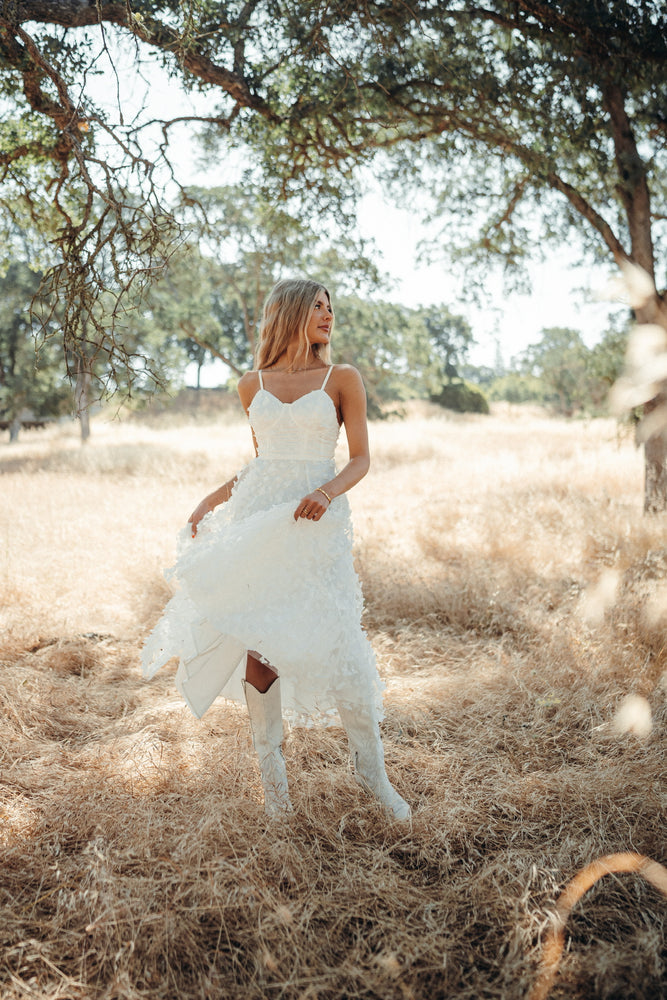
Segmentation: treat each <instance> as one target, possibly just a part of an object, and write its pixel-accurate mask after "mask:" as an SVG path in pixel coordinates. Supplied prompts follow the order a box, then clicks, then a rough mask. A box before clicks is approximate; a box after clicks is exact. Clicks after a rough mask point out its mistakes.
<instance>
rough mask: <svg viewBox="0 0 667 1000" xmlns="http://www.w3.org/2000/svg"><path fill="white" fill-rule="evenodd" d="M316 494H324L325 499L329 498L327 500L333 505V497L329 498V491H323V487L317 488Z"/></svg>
mask: <svg viewBox="0 0 667 1000" xmlns="http://www.w3.org/2000/svg"><path fill="white" fill-rule="evenodd" d="M315 492H316V493H323V494H324V496H325V497H326V498H327V500H328V501H329V503H331V497H330V496H329V494H328V493H327V491H326V490H323V489H322V487H321V486H318V487H317V489H316V490H315Z"/></svg>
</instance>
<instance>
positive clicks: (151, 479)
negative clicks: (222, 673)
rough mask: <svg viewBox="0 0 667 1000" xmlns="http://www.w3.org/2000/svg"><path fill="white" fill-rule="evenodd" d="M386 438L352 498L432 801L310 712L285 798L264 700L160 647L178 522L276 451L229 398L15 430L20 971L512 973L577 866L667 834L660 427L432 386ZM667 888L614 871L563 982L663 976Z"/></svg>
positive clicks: (102, 976) (284, 985)
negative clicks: (200, 679)
mask: <svg viewBox="0 0 667 1000" xmlns="http://www.w3.org/2000/svg"><path fill="white" fill-rule="evenodd" d="M110 416H111V415H110ZM371 440H372V449H373V465H372V470H371V472H370V474H369V475H368V477H367V478H366V479H365V480H364V481H363V482H362V483H361V484H359V486H357V487H356V488H355V490H354V491H353V492H352V493H351V495H350V499H351V502H352V507H353V515H354V519H355V530H356V557H357V564H358V568H359V572H360V576H361V579H362V585H363V587H364V592H365V597H366V613H365V625H366V628H367V630H368V633H369V636H370V638H371V640H372V642H373V644H374V646H375V649H376V651H377V654H378V661H379V668H380V671H381V673H382V675H383V677H384V678H385V680H386V682H387V697H386V708H387V718H386V721H385V723H384V738H385V747H386V757H387V769H388V772H389V774H390V776H391V778H392V780H393V781H394V783H395V784H396V786H397V788H398V789H399V791H400V792H401V794H402V795H404V796H405V797H406V798H407V799H408V800H409V801H410V802H411V804H412V805H413V809H414V820H413V824H412V827H411V828H410V829H405V828H401V827H400V826H397V825H392V824H390V823H388V821H387V820H386V818H385V817H384V816H383V814H382V813H381V812H380V811H379V810H378V809H376V808H375V807H374V805H373V804H372V802H370V801H369V799H368V798H367V797H366V796H365V795H364V793H363V792H362V791H361V790H360V789H359V788H358V787H357V785H356V784H355V783H354V781H353V779H352V777H351V775H350V773H349V770H348V766H347V755H346V747H345V738H344V735H343V733H342V731H341V730H339V729H336V728H332V729H329V730H326V731H323V730H314V731H302V730H295V731H294V732H292V733H291V734H290V735H289V736H288V738H287V740H286V744H285V755H286V758H287V766H288V772H289V776H290V781H291V787H292V797H293V801H294V804H295V809H296V811H295V815H294V817H293V818H292V819H290V821H289V822H288V823H284V824H277V825H276V824H272V823H270V822H268V821H266V820H265V819H264V817H263V813H262V808H261V788H260V784H259V778H258V772H257V767H256V763H255V759H254V756H253V753H252V747H251V744H250V737H249V730H248V724H247V717H246V713H245V711H244V710H243V709H242V708H240V707H238V706H235V705H228V704H225V703H222V702H221V703H219V704H216V705H215V706H214V707H213V709H212V710H211V711H210V712H209V713H207V715H206V716H205V718H204V720H203V721H202V722H198V721H196V720H195V719H193V718H192V717H191V716H190V715H189V713H188V711H187V709H185V708H184V706H183V704H182V702H181V700H180V698H179V696H178V694H177V692H176V690H175V688H174V686H173V674H174V671H173V669H169V668H167V669H165V670H164V671H162V673H161V675H159V676H158V677H157V678H156V679H154V680H153V681H151V682H150V683H148V682H145V681H144V680H142V678H141V675H140V671H139V651H140V647H141V642H142V640H143V638H144V637H145V635H146V634H147V632H148V631H149V629H150V627H151V626H152V624H153V623H154V622H155V620H156V618H157V616H158V615H159V612H160V609H161V607H162V606H163V604H164V602H165V601H166V599H167V596H168V593H169V591H168V587H167V585H166V583H165V582H164V579H163V576H162V570H163V568H164V567H166V566H168V565H169V564H170V561H171V560H172V558H173V555H174V540H175V534H176V532H177V530H178V529H179V527H180V525H181V523H182V522H183V520H184V519H185V518H187V516H188V514H189V513H190V512H191V510H192V509H193V507H194V506H195V504H196V503H197V501H198V500H199V499H200V498H201V496H202V495H204V494H205V493H207V492H208V491H209V490H210V489H212V488H213V487H215V486H217V485H219V483H221V482H223V481H224V480H225V479H227V478H228V477H229V476H230V475H231V474H232V473H233V472H234V471H235V470H236V469H237V468H238V467H239V466H240V465H241V464H243V462H245V461H246V460H247V459H248V458H249V457H250V445H249V438H248V432H247V428H246V427H245V426H244V424H243V422H242V421H241V420H240V419H239V418H238V417H237V416H236V415H235V413H234V411H233V410H231V411H230V410H229V409H228V408H225V409H224V411H223V412H217V411H216V409H215V407H206V408H204V409H203V410H200V411H199V412H197V411H193V413H192V414H191V415H189V416H188V415H184V414H183V413H180V414H179V417H178V419H175V418H174V417H173V415H170V414H162V415H157V416H155V417H154V418H152V419H151V420H150V421H149V420H148V419H146V418H143V419H138V418H134V419H132V420H129V419H126V420H122V421H118V420H112V419H107V418H106V417H105V416H104V415H100V416H99V417H98V418H97V419H96V420H95V421H94V423H93V436H92V439H91V442H90V443H89V444H88V445H87V446H86V447H85V448H82V447H81V446H80V444H79V442H78V439H77V435H76V428H73V427H70V426H69V425H64V426H58V427H53V428H49V429H47V430H43V431H34V432H27V433H24V434H23V440H22V441H21V442H19V444H17V445H12V446H9V445H7V444H5V443H4V442H3V444H2V445H0V488H1V491H2V498H3V502H2V508H1V509H0V665H1V667H2V675H1V684H0V697H1V698H2V703H3V712H2V717H1V719H0V726H1V727H2V731H1V735H0V753H1V754H2V772H1V774H0V809H1V810H2V817H3V822H2V826H1V827H0V858H1V862H2V867H1V868H0V941H1V943H2V951H1V954H0V983H1V985H0V995H1V996H2V997H3V1000H4V998H7V1000H13V998H19V997H21V998H23V997H39V998H47V997H48V998H66V997H67V998H76V1000H79V998H102V997H104V998H115V997H118V998H128V1000H129V998H137V1000H139V998H141V1000H144V998H145V1000H148V998H151V1000H158V998H160V1000H161V998H176V997H178V998H179V1000H180V998H190V997H192V998H195V997H197V998H201V997H211V998H213V997H216V998H218V997H225V998H239V1000H240V998H243V1000H254V998H257V1000H259V998H265V997H276V998H289V1000H297V998H301V1000H306V998H309V1000H315V998H319V1000H334V998H353V997H354V998H356V997H359V998H381V1000H394V998H396V1000H398V998H400V1000H405V998H415V1000H422V998H424V1000H426V998H428V1000H438V998H443V1000H444V998H448V1000H450V998H454V1000H464V998H465V1000H473V998H475V1000H478V998H499V1000H513V998H515V997H516V998H517V1000H518V998H524V997H527V996H528V995H529V992H530V990H531V988H532V987H533V985H534V983H535V980H536V975H537V972H538V968H539V963H540V956H541V949H542V944H543V942H544V939H545V935H546V933H547V931H548V929H549V927H550V926H551V924H552V920H553V912H554V907H555V901H556V899H557V897H558V894H559V892H560V891H561V890H562V888H563V887H564V885H565V884H566V883H567V882H568V880H569V879H571V878H572V876H574V875H575V873H576V872H577V871H578V870H579V869H581V868H582V867H583V866H584V865H586V864H587V863H588V862H590V861H592V860H593V859H595V858H597V857H600V856H602V855H607V854H611V853H614V852H619V851H633V852H639V853H641V854H645V855H648V856H649V857H651V858H653V859H654V860H656V861H658V862H661V863H663V864H665V862H666V857H665V838H664V817H665V812H666V807H667V796H666V793H665V785H664V776H665V722H666V717H667V712H666V707H665V702H666V696H667V685H666V682H665V678H666V676H667V674H666V673H665V670H666V662H665V661H666V657H665V648H664V644H665V643H664V638H665V625H666V624H667V589H666V586H667V585H666V584H665V573H664V569H665V566H667V521H665V519H664V518H645V517H643V516H642V513H641V507H642V496H641V493H642V459H641V454H640V453H639V452H637V451H636V450H635V448H634V445H633V444H632V440H631V439H630V438H629V437H628V436H625V435H623V434H622V433H620V432H619V430H618V428H617V427H616V425H615V424H614V423H613V422H611V421H607V420H597V421H591V422H584V421H574V422H566V421H561V420H554V419H550V418H548V417H547V416H545V415H543V414H540V413H539V412H532V413H531V412H527V411H525V410H520V409H516V410H512V409H511V408H506V409H504V410H497V411H496V412H495V413H494V414H493V415H492V416H490V417H483V416H467V417H465V416H458V417H457V416H454V415H452V414H449V415H448V414H446V413H445V412H444V411H441V410H439V409H437V408H435V407H430V406H426V405H425V404H414V405H412V406H410V407H408V413H407V415H406V417H405V419H403V420H391V421H385V422H378V423H374V424H373V425H372V428H371ZM628 695H634V696H637V698H638V700H637V702H636V704H637V705H638V706H639V708H638V709H637V712H638V713H639V714H635V715H633V714H632V712H631V713H630V719H629V721H626V722H625V723H623V724H621V723H619V714H618V713H619V710H620V709H622V707H623V705H624V699H626V698H627V696H628ZM642 713H643V714H642ZM647 713H648V714H647ZM665 910H666V901H665V899H664V898H663V896H662V895H661V893H660V892H659V891H658V890H657V889H656V888H654V887H652V886H651V885H649V884H648V883H647V882H646V881H645V880H644V879H643V878H642V877H641V876H639V875H631V874H629V875H618V876H614V875H609V876H605V877H604V878H603V879H601V880H600V881H599V882H598V883H597V884H596V885H595V886H594V887H593V888H592V889H591V890H590V891H589V892H588V893H587V894H586V895H585V896H584V897H583V898H582V899H581V900H580V901H579V902H578V903H577V905H576V906H575V908H574V911H573V913H572V915H571V917H570V919H569V921H568V924H567V928H566V950H565V953H564V957H563V959H562V962H561V964H560V967H559V971H558V975H557V978H556V981H555V983H554V985H553V988H552V990H551V992H550V993H549V996H550V997H552V998H554V1000H555V998H558V997H560V998H565V997H567V998H581V1000H584V998H586V1000H590V998H593V997H600V998H618V1000H620V998H623V1000H632V998H637V1000H639V998H645V1000H650V998H658V997H661V996H664V995H665V993H667V985H666V984H667V972H666V970H667V955H666V949H665Z"/></svg>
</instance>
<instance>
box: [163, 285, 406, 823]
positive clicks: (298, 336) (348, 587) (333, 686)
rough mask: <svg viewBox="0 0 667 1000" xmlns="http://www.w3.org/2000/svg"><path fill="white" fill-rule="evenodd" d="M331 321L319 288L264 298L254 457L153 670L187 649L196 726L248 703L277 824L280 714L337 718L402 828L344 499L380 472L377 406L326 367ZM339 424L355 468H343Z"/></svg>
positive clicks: (174, 614)
mask: <svg viewBox="0 0 667 1000" xmlns="http://www.w3.org/2000/svg"><path fill="white" fill-rule="evenodd" d="M333 322H334V316H333V309H332V307H331V299H330V296H329V293H328V292H327V290H326V289H325V288H323V287H322V286H321V285H318V284H317V283H316V282H313V281H309V280H305V279H300V280H291V279H290V280H285V281H280V282H278V284H277V285H276V286H275V288H274V289H273V290H272V291H271V293H270V294H269V296H268V299H267V301H266V304H265V306H264V313H263V318H262V324H261V329H260V338H259V348H258V351H257V370H256V371H252V372H248V373H247V374H246V375H244V376H243V377H242V378H241V380H240V382H239V386H238V392H239V396H240V398H241V402H242V404H243V406H244V409H245V411H246V413H247V415H248V418H249V420H250V424H251V429H252V434H253V441H254V444H255V455H256V457H255V459H254V460H253V461H251V462H250V463H249V464H248V465H247V466H245V468H243V469H242V470H241V471H240V472H239V474H238V475H237V476H235V477H234V479H231V480H230V481H229V482H227V483H225V484H224V485H223V486H221V487H219V489H217V490H215V491H214V492H213V493H211V494H209V495H208V496H207V497H205V498H204V499H203V500H202V502H201V503H200V504H199V506H198V507H197V508H196V509H195V510H194V511H193V513H192V515H191V516H190V520H189V522H188V525H189V527H188V528H187V529H186V531H185V532H184V533H183V536H182V539H181V545H180V550H179V556H178V561H177V564H176V566H175V568H174V575H175V576H176V578H177V580H178V583H179V585H180V589H179V590H178V591H177V592H176V594H175V595H174V597H173V598H172V599H171V601H170V602H169V604H168V605H167V608H166V609H165V612H164V614H163V616H162V618H161V620H160V621H159V622H158V625H157V627H156V628H155V630H154V631H153V633H152V634H151V635H150V636H149V638H148V641H147V643H146V646H145V648H144V653H143V669H144V673H145V674H146V676H148V677H151V676H153V674H154V673H155V672H156V671H157V670H158V669H159V667H161V666H162V665H163V664H164V663H166V662H167V660H169V659H170V658H171V657H172V656H174V655H178V656H179V657H180V666H179V669H178V672H177V674H176V682H177V684H178V687H179V690H180V691H181V693H182V694H183V696H184V698H185V700H186V701H187V703H188V705H189V706H190V708H191V710H192V711H193V713H194V714H195V715H196V716H197V717H198V718H201V716H202V715H203V714H204V712H205V711H206V710H207V708H208V707H209V706H210V705H211V703H212V701H213V700H214V698H216V697H217V695H219V694H222V695H223V696H224V697H228V698H237V699H239V700H241V698H242V697H243V695H245V700H246V703H247V706H248V712H249V715H250V723H251V727H252V734H253V743H254V746H255V749H256V751H257V754H258V756H259V763H260V771H261V775H262V783H263V786H264V801H265V808H266V812H267V813H268V814H269V815H271V816H280V815H283V814H285V813H286V812H289V811H290V810H291V804H290V800H289V793H288V788H287V776H286V772H285V762H284V759H283V756H282V749H281V746H282V736H283V723H282V708H283V706H284V707H285V711H286V714H287V715H288V717H289V718H290V720H291V721H292V722H294V723H296V724H299V723H301V724H304V723H305V724H308V723H312V721H313V720H317V721H325V722H327V721H329V722H334V723H335V722H336V721H337V718H338V717H339V718H340V720H341V721H342V723H343V726H344V727H345V729H346V731H347V735H348V739H349V742H350V747H351V751H352V755H353V759H354V765H355V774H356V777H357V780H358V781H359V782H360V784H362V785H363V786H365V787H366V788H367V789H368V790H369V791H371V792H372V793H373V794H374V795H375V796H376V797H377V799H378V800H379V801H380V803H381V804H382V805H383V806H384V807H385V809H386V810H387V811H388V812H389V814H390V815H391V816H393V817H394V818H396V819H401V820H406V819H409V818H410V807H409V806H408V804H407V803H406V802H405V801H404V800H403V799H402V798H401V796H400V795H399V794H398V792H396V791H395V789H394V788H392V786H391V785H390V783H389V781H388V779H387V776H386V773H385V769H384V754H383V750H382V743H381V739H380V730H379V725H378V722H379V720H380V718H381V717H382V697H381V694H382V687H383V685H382V684H381V682H380V679H379V677H378V673H377V668H376V665H375V657H374V655H373V651H372V648H371V646H370V643H369V642H368V639H367V638H366V636H365V634H364V632H363V631H362V629H361V624H360V618H361V610H362V598H361V590H360V587H359V581H358V578H357V576H356V573H355V571H354V566H353V563H352V529H351V523H350V514H349V505H348V502H347V497H345V495H344V494H345V493H346V491H347V490H349V489H350V488H351V487H352V486H354V485H355V484H356V483H358V482H359V480H360V479H362V478H363V476H365V475H366V473H367V471H368V467H369V453H368V434H367V428H366V397H365V392H364V387H363V383H362V381H361V378H360V376H359V373H358V372H357V371H356V369H354V368H352V367H351V366H350V365H331V364H330V349H329V342H330V339H331V332H332V329H333ZM343 424H344V425H345V432H346V436H347V441H348V446H349V461H348V462H347V464H346V465H345V466H344V467H343V468H342V469H341V470H340V472H338V473H336V470H335V466H334V461H333V455H334V450H335V447H336V442H337V439H338V434H339V431H340V427H341V425H343ZM243 674H245V677H244V678H243V677H242V675H243ZM336 713H337V715H336Z"/></svg>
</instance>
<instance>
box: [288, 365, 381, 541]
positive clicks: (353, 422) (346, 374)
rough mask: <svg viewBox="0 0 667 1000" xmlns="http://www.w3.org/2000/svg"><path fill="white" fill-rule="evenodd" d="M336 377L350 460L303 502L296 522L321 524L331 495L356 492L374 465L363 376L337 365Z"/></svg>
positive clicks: (295, 514) (345, 366)
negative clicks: (301, 520) (353, 488)
mask: <svg viewBox="0 0 667 1000" xmlns="http://www.w3.org/2000/svg"><path fill="white" fill-rule="evenodd" d="M336 375H337V378H336V382H337V388H338V393H339V406H340V413H341V416H342V418H343V423H344V425H345V433H346V435H347V444H348V450H349V454H350V458H349V461H348V462H347V464H346V465H345V466H344V467H343V468H342V469H341V470H340V472H339V473H338V475H336V476H334V478H333V479H330V480H329V481H328V482H326V483H321V484H320V489H317V490H314V492H313V493H309V494H308V496H307V497H304V498H303V499H302V500H301V502H300V503H299V506H298V507H297V508H296V510H295V511H294V519H295V520H296V519H297V518H299V517H302V516H303V517H307V518H308V519H309V520H311V521H319V519H320V518H321V517H322V515H323V514H324V513H325V512H326V510H327V508H328V506H329V503H330V502H331V501H330V500H327V496H328V497H330V498H331V500H334V499H335V498H336V497H338V496H340V495H341V493H346V492H347V491H348V490H350V489H352V487H353V486H356V484H357V483H358V482H359V481H360V480H361V479H363V478H364V476H365V475H366V473H367V472H368V469H369V467H370V464H371V459H370V452H369V448H368V425H367V422H366V390H365V389H364V383H363V382H362V380H361V375H360V374H359V372H358V371H357V369H356V368H353V367H352V365H337V366H336ZM320 490H321V491H322V492H320ZM325 494H326V495H325ZM305 511H308V513H307V514H306V513H305Z"/></svg>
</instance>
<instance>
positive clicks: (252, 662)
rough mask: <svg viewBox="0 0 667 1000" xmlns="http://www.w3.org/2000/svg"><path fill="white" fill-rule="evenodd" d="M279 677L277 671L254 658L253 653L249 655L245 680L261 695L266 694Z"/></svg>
mask: <svg viewBox="0 0 667 1000" xmlns="http://www.w3.org/2000/svg"><path fill="white" fill-rule="evenodd" d="M277 676H278V675H277V673H276V672H275V670H272V669H271V667H269V666H267V664H266V663H263V662H262V661H261V660H259V659H258V658H257V657H256V656H253V655H252V653H248V659H247V663H246V671H245V679H246V681H247V682H248V683H249V684H252V686H253V687H254V688H257V690H258V691H259V692H260V694H265V693H266V692H267V691H268V690H269V688H270V687H271V685H272V684H273V682H274V681H275V679H276V677H277Z"/></svg>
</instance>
